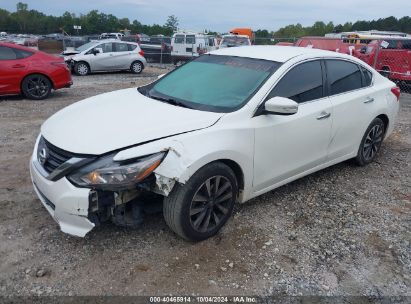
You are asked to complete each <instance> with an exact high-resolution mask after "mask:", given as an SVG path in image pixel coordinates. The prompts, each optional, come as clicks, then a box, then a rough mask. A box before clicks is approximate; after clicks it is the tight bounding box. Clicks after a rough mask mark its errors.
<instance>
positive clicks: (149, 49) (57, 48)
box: [2, 34, 411, 93]
mask: <svg viewBox="0 0 411 304" xmlns="http://www.w3.org/2000/svg"><path fill="white" fill-rule="evenodd" d="M99 38H100V37H99V36H97V35H95V36H70V37H68V36H63V35H61V36H58V37H54V38H53V39H52V38H49V37H48V38H47V37H35V36H27V37H24V36H19V35H14V36H10V37H9V39H8V40H9V41H12V42H14V43H18V44H22V45H25V46H28V47H32V48H35V49H40V50H42V51H45V52H48V53H52V54H60V53H61V52H63V51H65V50H74V49H75V48H77V47H79V46H81V45H83V44H85V43H87V42H90V41H92V40H99ZM2 40H5V41H8V40H7V38H3V39H2ZM121 40H123V41H129V42H136V43H139V44H140V47H141V49H142V50H143V51H144V54H145V57H146V59H147V61H148V62H150V63H160V64H171V63H174V64H178V63H180V62H181V61H187V60H190V59H192V58H195V57H197V56H200V55H201V54H203V53H205V52H209V51H212V50H215V49H217V48H218V47H219V45H220V44H222V37H219V36H215V37H214V36H211V35H205V34H204V35H202V34H199V35H193V34H185V35H182V37H181V39H180V40H179V41H178V43H177V41H174V42H173V43H172V37H166V36H162V35H155V36H147V35H144V34H139V35H130V36H125V37H122V38H121ZM242 43H244V42H242ZM250 43H251V44H253V45H283V46H295V47H306V48H317V49H323V50H329V51H333V52H339V53H345V54H349V55H351V56H354V57H357V58H359V59H361V60H363V61H364V62H366V63H367V64H369V65H370V66H372V67H373V68H374V69H376V70H377V71H378V72H379V73H381V74H382V75H383V76H385V77H387V78H389V79H390V80H392V81H393V82H395V83H396V84H397V85H398V86H399V87H400V88H401V91H402V92H403V93H411V38H407V37H385V38H383V39H381V38H380V37H378V39H374V38H372V37H371V38H370V37H367V38H364V37H350V38H328V37H302V38H295V37H290V38H282V37H281V38H280V37H269V38H267V37H254V38H253V39H252V41H251V42H250ZM246 44H248V42H246V43H245V45H246ZM242 45H244V44H242ZM228 46H230V45H228ZM231 46H235V45H231Z"/></svg>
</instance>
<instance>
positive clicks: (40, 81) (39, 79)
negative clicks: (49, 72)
mask: <svg viewBox="0 0 411 304" xmlns="http://www.w3.org/2000/svg"><path fill="white" fill-rule="evenodd" d="M21 87H22V91H23V94H24V96H26V97H27V98H29V99H35V100H40V99H45V98H47V97H48V96H49V95H50V92H51V89H52V85H51V82H50V80H49V79H48V78H47V77H46V76H44V75H41V74H33V75H29V76H27V77H26V78H24V80H23V83H22V85H21Z"/></svg>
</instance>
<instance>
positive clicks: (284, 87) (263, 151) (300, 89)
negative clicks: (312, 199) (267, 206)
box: [253, 60, 332, 192]
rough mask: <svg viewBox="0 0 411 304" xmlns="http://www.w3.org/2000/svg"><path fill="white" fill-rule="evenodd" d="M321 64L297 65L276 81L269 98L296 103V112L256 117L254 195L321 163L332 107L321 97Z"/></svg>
mask: <svg viewBox="0 0 411 304" xmlns="http://www.w3.org/2000/svg"><path fill="white" fill-rule="evenodd" d="M323 70H324V65H323V64H322V62H321V60H312V61H307V62H303V63H299V64H298V65H297V66H294V67H293V68H292V69H291V70H289V71H288V72H287V73H286V74H285V76H284V77H282V78H281V79H280V81H279V82H278V83H277V85H276V86H275V87H274V89H273V90H272V91H271V92H270V93H269V95H268V97H267V98H266V100H268V99H269V98H272V97H275V96H280V97H286V98H289V99H292V100H294V101H296V102H297V103H298V104H299V107H298V112H297V113H296V114H293V115H288V116H283V115H274V114H265V115H259V116H256V117H254V118H253V125H254V128H255V152H254V180H253V188H254V191H255V192H264V191H265V190H266V189H267V188H270V187H271V186H273V185H276V184H279V183H281V182H283V181H286V180H287V179H290V178H292V177H295V176H297V175H298V174H301V173H304V172H306V171H308V170H310V169H312V168H315V167H316V166H318V165H320V164H322V163H324V162H325V160H326V158H327V149H328V145H329V143H330V135H331V126H332V107H331V103H330V101H329V99H328V98H327V97H325V91H324V85H325V79H324V78H325V77H324V76H323Z"/></svg>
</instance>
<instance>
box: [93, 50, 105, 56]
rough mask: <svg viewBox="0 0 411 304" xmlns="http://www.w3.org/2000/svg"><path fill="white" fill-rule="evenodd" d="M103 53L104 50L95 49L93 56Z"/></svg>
mask: <svg viewBox="0 0 411 304" xmlns="http://www.w3.org/2000/svg"><path fill="white" fill-rule="evenodd" d="M100 53H103V49H102V48H95V49H93V54H94V56H95V55H97V54H100Z"/></svg>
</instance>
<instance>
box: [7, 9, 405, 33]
mask: <svg viewBox="0 0 411 304" xmlns="http://www.w3.org/2000/svg"><path fill="white" fill-rule="evenodd" d="M73 25H80V26H81V31H80V32H79V33H80V34H81V35H93V34H99V33H104V32H119V31H120V30H124V29H128V30H130V31H131V32H132V33H144V34H147V35H157V34H162V35H166V36H170V35H172V33H173V31H174V30H175V29H176V28H177V26H178V18H177V17H176V16H174V15H172V16H169V17H168V19H167V20H166V22H165V24H164V25H160V24H153V25H144V24H141V23H140V22H139V21H138V20H133V21H130V20H129V19H128V18H117V17H116V16H114V15H112V14H105V13H101V12H99V11H98V10H92V11H90V12H88V13H87V14H80V15H76V14H73V13H70V12H65V13H64V14H63V15H61V16H52V15H46V14H44V13H42V12H39V11H36V10H29V8H28V5H27V4H25V3H22V2H19V3H18V4H17V9H16V11H15V12H9V11H7V10H4V9H0V31H6V32H10V33H30V34H50V33H56V32H62V31H63V30H64V31H65V32H66V33H68V34H70V35H76V34H77V30H75V29H74V28H73ZM364 30H384V31H400V32H406V33H411V18H410V17H409V16H406V17H402V18H400V19H397V18H395V17H392V16H391V17H387V18H380V19H378V20H372V21H364V20H361V21H357V22H354V23H352V22H346V23H344V24H336V25H335V24H334V23H333V22H328V23H324V22H322V21H317V22H315V23H314V24H313V25H312V26H305V27H304V26H302V25H301V24H299V23H298V24H291V25H287V26H285V27H282V28H280V29H279V30H277V31H268V30H266V29H259V30H257V31H256V32H255V36H256V37H257V38H272V37H278V38H290V37H302V36H324V35H325V34H326V33H331V32H336V33H338V32H350V31H364ZM210 33H213V32H211V31H210Z"/></svg>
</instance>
